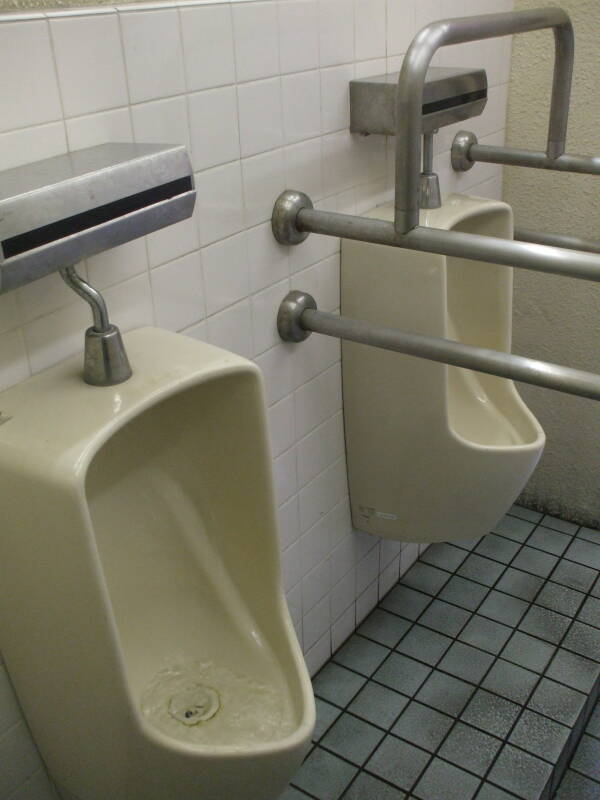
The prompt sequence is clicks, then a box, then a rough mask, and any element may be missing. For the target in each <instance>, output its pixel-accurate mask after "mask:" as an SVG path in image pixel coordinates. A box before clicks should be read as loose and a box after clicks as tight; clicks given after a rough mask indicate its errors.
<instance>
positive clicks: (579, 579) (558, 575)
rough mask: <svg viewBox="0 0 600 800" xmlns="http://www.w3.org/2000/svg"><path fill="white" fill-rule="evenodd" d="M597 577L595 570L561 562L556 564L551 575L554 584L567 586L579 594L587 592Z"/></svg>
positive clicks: (571, 562)
mask: <svg viewBox="0 0 600 800" xmlns="http://www.w3.org/2000/svg"><path fill="white" fill-rule="evenodd" d="M597 576H598V573H597V571H596V570H595V569H590V568H589V567H585V566H583V565H582V564H575V563H574V562H573V561H564V560H563V561H560V562H559V563H558V565H557V567H556V569H555V570H554V572H553V573H552V580H553V581H555V583H562V584H563V585H564V586H569V587H570V588H571V589H577V590H578V591H579V592H588V591H589V590H590V588H591V586H592V584H593V583H594V581H595V580H596V578H597Z"/></svg>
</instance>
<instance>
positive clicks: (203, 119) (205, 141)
mask: <svg viewBox="0 0 600 800" xmlns="http://www.w3.org/2000/svg"><path fill="white" fill-rule="evenodd" d="M188 104H189V114H190V131H191V142H192V165H193V167H194V170H203V169H208V168H209V167H216V166H217V165H219V164H225V163H227V162H228V161H235V160H237V159H238V158H239V157H240V141H239V135H238V110H237V93H236V90H235V87H233V86H228V87H225V88H223V89H208V90H206V91H204V92H196V93H195V94H191V95H190V96H189V98H188Z"/></svg>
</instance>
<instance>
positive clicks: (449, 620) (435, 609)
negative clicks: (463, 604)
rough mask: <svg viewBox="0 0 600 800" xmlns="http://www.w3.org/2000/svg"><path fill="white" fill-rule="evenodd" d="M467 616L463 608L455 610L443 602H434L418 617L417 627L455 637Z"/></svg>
mask: <svg viewBox="0 0 600 800" xmlns="http://www.w3.org/2000/svg"><path fill="white" fill-rule="evenodd" d="M469 616H470V614H469V612H468V611H466V610H465V609H464V608H457V607H456V606H452V605H450V603H444V602H443V600H434V601H433V603H432V604H431V605H430V606H429V607H428V608H426V609H425V611H424V612H423V613H422V614H421V616H420V617H419V625H425V627H427V628H433V630H435V631H438V632H439V633H443V634H445V635H446V636H456V635H457V633H458V632H459V631H460V629H461V628H462V627H463V625H464V624H465V622H466V621H467V620H468V619H469Z"/></svg>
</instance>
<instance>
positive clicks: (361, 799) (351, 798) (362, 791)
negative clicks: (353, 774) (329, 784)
mask: <svg viewBox="0 0 600 800" xmlns="http://www.w3.org/2000/svg"><path fill="white" fill-rule="evenodd" d="M405 797H406V794H405V793H404V792H403V791H401V790H400V789H395V788H394V787H393V786H390V785H389V783H384V782H383V781H380V780H379V779H378V778H374V777H373V776H372V775H369V774H368V773H367V772H361V773H360V775H359V776H358V777H357V778H356V780H355V781H353V783H352V785H351V786H350V788H349V789H348V791H347V792H346V794H345V795H344V800H404V798H405Z"/></svg>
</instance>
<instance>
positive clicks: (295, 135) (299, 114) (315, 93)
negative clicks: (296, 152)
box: [281, 70, 321, 144]
mask: <svg viewBox="0 0 600 800" xmlns="http://www.w3.org/2000/svg"><path fill="white" fill-rule="evenodd" d="M281 97H282V102H283V131H284V141H285V143H286V144H294V143H295V142H302V141H304V140H306V139H313V138H314V137H315V136H319V135H320V133H321V81H320V76H319V72H318V70H314V71H312V72H301V73H299V74H296V75H284V76H283V78H282V79H281Z"/></svg>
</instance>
